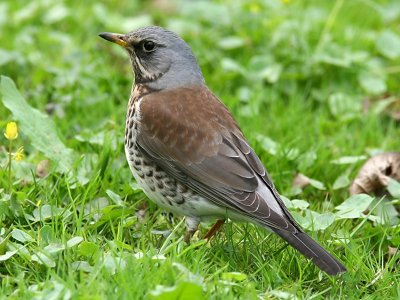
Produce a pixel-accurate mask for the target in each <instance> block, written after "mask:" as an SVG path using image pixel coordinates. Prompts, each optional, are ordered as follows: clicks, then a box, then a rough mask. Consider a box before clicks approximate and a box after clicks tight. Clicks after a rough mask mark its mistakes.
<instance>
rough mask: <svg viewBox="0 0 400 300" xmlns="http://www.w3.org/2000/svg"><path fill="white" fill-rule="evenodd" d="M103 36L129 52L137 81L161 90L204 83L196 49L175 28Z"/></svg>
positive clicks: (155, 28) (142, 29)
mask: <svg viewBox="0 0 400 300" xmlns="http://www.w3.org/2000/svg"><path fill="white" fill-rule="evenodd" d="M100 36H101V37H102V38H104V39H106V40H108V41H111V42H114V43H116V44H118V45H120V46H122V47H124V48H125V49H126V50H127V51H128V53H129V57H130V59H131V62H132V68H133V71H134V73H135V82H136V83H142V84H145V85H147V86H149V87H150V88H153V89H157V90H162V89H171V88H177V87H181V86H188V85H201V84H204V79H203V75H202V74H201V71H200V68H199V66H198V64H197V62H196V58H195V57H194V55H193V53H192V50H191V49H190V47H189V46H188V45H187V44H186V43H185V41H183V40H182V39H181V38H180V37H179V36H178V35H177V34H176V33H174V32H172V31H169V30H166V29H164V28H161V27H157V26H150V27H144V28H140V29H138V30H135V31H132V32H130V33H127V34H117V33H108V32H104V33H101V34H100Z"/></svg>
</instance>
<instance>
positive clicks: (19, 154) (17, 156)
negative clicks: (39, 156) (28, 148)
mask: <svg viewBox="0 0 400 300" xmlns="http://www.w3.org/2000/svg"><path fill="white" fill-rule="evenodd" d="M24 156H25V155H24V146H21V147H19V148H18V150H17V152H15V153H14V159H15V160H16V161H21V160H22V159H23V158H24Z"/></svg>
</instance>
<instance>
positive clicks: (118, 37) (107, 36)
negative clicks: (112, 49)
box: [99, 32, 128, 48]
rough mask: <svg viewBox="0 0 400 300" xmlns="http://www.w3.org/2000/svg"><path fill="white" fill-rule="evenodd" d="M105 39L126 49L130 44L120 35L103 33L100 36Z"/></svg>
mask: <svg viewBox="0 0 400 300" xmlns="http://www.w3.org/2000/svg"><path fill="white" fill-rule="evenodd" d="M99 36H100V37H102V38H103V39H105V40H107V41H110V42H113V43H116V44H118V45H120V46H122V47H124V48H126V47H127V45H128V43H127V42H126V41H125V40H124V37H125V35H123V34H119V33H111V32H102V33H100V34H99Z"/></svg>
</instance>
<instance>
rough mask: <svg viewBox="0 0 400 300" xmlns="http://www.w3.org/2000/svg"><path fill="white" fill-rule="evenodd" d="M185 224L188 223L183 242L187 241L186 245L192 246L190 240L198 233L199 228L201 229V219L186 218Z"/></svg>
mask: <svg viewBox="0 0 400 300" xmlns="http://www.w3.org/2000/svg"><path fill="white" fill-rule="evenodd" d="M185 222H186V233H185V236H184V237H183V240H184V241H185V243H186V244H190V239H191V238H192V236H193V235H194V234H195V232H196V231H197V228H198V227H199V224H200V219H199V218H196V217H185Z"/></svg>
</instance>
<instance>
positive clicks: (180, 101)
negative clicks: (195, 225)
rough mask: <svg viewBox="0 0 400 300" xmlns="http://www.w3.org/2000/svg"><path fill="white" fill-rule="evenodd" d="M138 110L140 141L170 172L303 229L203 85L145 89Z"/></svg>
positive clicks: (280, 224)
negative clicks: (168, 88) (148, 92)
mask: <svg viewBox="0 0 400 300" xmlns="http://www.w3.org/2000/svg"><path fill="white" fill-rule="evenodd" d="M140 116H141V117H140V124H141V125H140V127H139V134H138V139H137V142H138V145H139V147H140V149H141V151H142V152H143V154H144V155H146V156H148V157H150V158H151V159H152V160H154V161H156V162H157V164H158V165H159V166H160V167H161V168H163V169H164V171H166V172H167V173H168V174H170V175H171V176H173V177H175V178H176V179H177V180H179V181H181V182H183V183H184V184H185V185H187V186H188V187H190V188H191V189H193V190H194V191H196V192H197V193H199V194H200V195H202V196H203V197H205V198H207V199H209V200H210V201H213V202H215V203H216V204H218V205H219V206H222V207H226V208H230V209H232V210H234V211H237V212H239V213H241V214H244V215H247V216H248V217H251V218H252V219H253V220H254V221H255V222H257V223H260V224H262V225H266V226H271V227H274V228H278V229H285V230H288V231H290V232H293V233H296V232H298V231H301V229H300V228H299V227H298V225H297V224H296V223H295V221H294V220H293V219H292V217H291V216H290V214H289V213H288V211H287V210H286V208H285V207H284V205H283V203H282V200H281V199H280V197H279V195H278V193H277V192H276V190H275V188H274V186H273V184H272V182H271V180H270V178H269V175H268V173H267V172H266V170H265V168H264V166H263V165H262V163H261V161H260V159H259V158H258V157H257V155H256V154H255V153H254V151H253V150H252V149H251V148H250V146H249V145H248V143H247V142H246V140H245V138H244V137H243V134H242V132H241V131H240V129H239V127H238V126H237V124H236V122H235V121H234V119H233V117H232V115H231V114H230V112H229V111H228V109H227V108H226V107H225V106H224V105H223V104H222V103H221V102H220V101H219V100H218V98H217V97H215V96H214V95H213V94H212V93H211V92H210V91H209V90H208V89H207V88H206V87H194V88H180V89H175V90H171V91H161V92H154V93H151V94H148V95H146V96H144V97H143V99H142V100H141V104H140Z"/></svg>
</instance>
